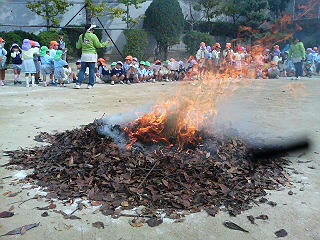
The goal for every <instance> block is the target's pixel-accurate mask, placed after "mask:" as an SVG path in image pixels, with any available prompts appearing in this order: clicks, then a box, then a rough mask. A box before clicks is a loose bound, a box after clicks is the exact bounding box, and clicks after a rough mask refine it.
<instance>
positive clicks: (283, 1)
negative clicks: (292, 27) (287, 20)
mask: <svg viewBox="0 0 320 240" xmlns="http://www.w3.org/2000/svg"><path fill="white" fill-rule="evenodd" d="M290 2H291V0H268V4H269V9H270V11H271V12H272V13H273V14H274V16H275V18H276V19H278V18H281V17H283V13H284V12H285V10H286V8H287V6H288V4H289V3H290Z"/></svg>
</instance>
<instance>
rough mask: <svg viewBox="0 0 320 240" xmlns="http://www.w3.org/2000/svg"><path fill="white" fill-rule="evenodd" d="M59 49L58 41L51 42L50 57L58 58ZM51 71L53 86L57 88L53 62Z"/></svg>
mask: <svg viewBox="0 0 320 240" xmlns="http://www.w3.org/2000/svg"><path fill="white" fill-rule="evenodd" d="M58 48H59V43H58V42H57V41H51V42H50V56H51V57H53V58H54V57H55V56H56V53H57V51H58ZM51 71H52V74H51V75H50V80H51V84H52V85H54V86H55V85H57V83H56V82H55V77H54V64H53V62H52V64H51Z"/></svg>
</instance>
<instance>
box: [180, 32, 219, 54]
mask: <svg viewBox="0 0 320 240" xmlns="http://www.w3.org/2000/svg"><path fill="white" fill-rule="evenodd" d="M182 41H183V43H184V44H185V45H186V50H187V52H188V53H189V54H191V55H195V54H196V52H197V51H198V49H199V44H200V43H201V42H205V43H206V45H207V46H212V45H214V44H215V43H216V41H215V39H214V37H213V36H211V35H209V34H207V33H201V32H196V31H190V32H188V33H186V34H185V35H184V36H183V38H182Z"/></svg>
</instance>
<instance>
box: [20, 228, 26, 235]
mask: <svg viewBox="0 0 320 240" xmlns="http://www.w3.org/2000/svg"><path fill="white" fill-rule="evenodd" d="M26 232H27V228H26V227H25V226H23V227H22V228H21V231H20V234H21V235H23V234H25V233H26Z"/></svg>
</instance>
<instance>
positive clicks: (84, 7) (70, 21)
mask: <svg viewBox="0 0 320 240" xmlns="http://www.w3.org/2000/svg"><path fill="white" fill-rule="evenodd" d="M87 6H88V4H85V5H84V6H83V7H82V8H81V9H80V10H79V11H78V12H77V13H76V14H75V15H74V16H73V17H72V18H71V19H70V21H69V22H67V24H66V25H65V26H64V27H66V26H68V25H69V24H70V23H71V21H72V20H73V19H74V18H75V17H76V16H77V15H78V14H79V13H80V12H81V11H82V9H84V8H85V7H87Z"/></svg>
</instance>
